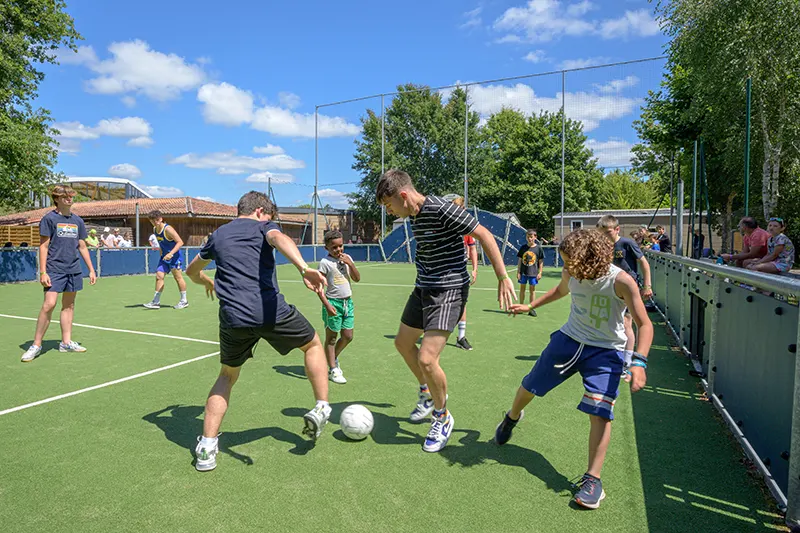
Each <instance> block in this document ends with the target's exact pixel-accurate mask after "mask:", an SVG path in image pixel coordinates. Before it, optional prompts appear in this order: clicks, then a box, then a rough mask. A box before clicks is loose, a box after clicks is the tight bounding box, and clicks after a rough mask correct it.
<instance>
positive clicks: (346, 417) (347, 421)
mask: <svg viewBox="0 0 800 533" xmlns="http://www.w3.org/2000/svg"><path fill="white" fill-rule="evenodd" d="M339 425H340V426H341V427H342V433H344V434H345V436H346V437H347V438H348V439H352V440H364V439H366V438H367V436H369V434H370V433H372V428H373V427H375V421H374V420H373V418H372V413H371V412H370V411H369V409H367V408H366V407H364V406H363V405H358V404H353V405H348V406H347V407H345V409H344V411H342V416H341V417H339Z"/></svg>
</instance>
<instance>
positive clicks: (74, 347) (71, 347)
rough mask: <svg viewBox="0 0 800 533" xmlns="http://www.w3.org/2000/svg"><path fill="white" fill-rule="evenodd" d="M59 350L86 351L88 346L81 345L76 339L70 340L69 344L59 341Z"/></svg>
mask: <svg viewBox="0 0 800 533" xmlns="http://www.w3.org/2000/svg"><path fill="white" fill-rule="evenodd" d="M58 351H59V352H78V353H80V352H85V351H86V348H84V347H83V346H81V345H80V344H78V343H77V342H75V341H69V344H64V343H63V342H59V343H58Z"/></svg>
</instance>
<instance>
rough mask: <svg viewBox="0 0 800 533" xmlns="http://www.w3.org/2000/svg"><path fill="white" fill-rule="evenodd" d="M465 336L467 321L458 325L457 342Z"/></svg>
mask: <svg viewBox="0 0 800 533" xmlns="http://www.w3.org/2000/svg"><path fill="white" fill-rule="evenodd" d="M466 335H467V321H466V320H464V321H461V322H459V323H458V340H461V339H463V338H464V337H465V336H466Z"/></svg>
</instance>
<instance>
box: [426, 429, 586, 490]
mask: <svg viewBox="0 0 800 533" xmlns="http://www.w3.org/2000/svg"><path fill="white" fill-rule="evenodd" d="M453 433H454V434H455V433H463V434H464V436H463V437H461V438H460V439H459V441H458V442H459V444H461V446H453V445H452V444H451V445H450V446H445V447H444V448H443V449H442V450H441V451H440V452H439V454H440V455H442V456H443V457H444V458H446V459H447V461H448V463H449V464H450V465H451V466H454V465H459V466H462V467H465V468H470V467H473V466H478V465H482V464H484V463H486V462H487V461H494V462H497V463H500V464H504V465H508V466H517V467H520V468H524V469H525V470H527V471H528V473H530V474H531V475H532V476H535V477H537V478H539V479H541V480H542V481H544V482H545V484H546V485H547V488H548V489H550V490H552V491H553V492H555V493H558V494H560V493H562V492H568V491H570V489H571V488H572V483H570V480H569V479H568V478H567V477H566V476H564V475H563V474H561V473H560V472H559V471H558V470H556V469H555V468H553V465H551V464H550V462H549V461H548V460H547V459H545V458H544V456H543V455H542V454H540V453H538V452H535V451H533V450H530V449H528V448H523V447H521V446H516V445H515V444H511V443H507V444H505V445H503V446H498V445H497V444H495V443H494V441H492V440H489V441H480V440H479V439H480V436H481V433H480V431H475V430H472V429H454V430H453ZM453 436H455V435H453Z"/></svg>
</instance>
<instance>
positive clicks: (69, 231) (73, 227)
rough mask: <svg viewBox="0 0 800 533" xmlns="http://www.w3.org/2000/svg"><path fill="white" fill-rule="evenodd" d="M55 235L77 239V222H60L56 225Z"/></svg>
mask: <svg viewBox="0 0 800 533" xmlns="http://www.w3.org/2000/svg"><path fill="white" fill-rule="evenodd" d="M56 236H57V237H64V238H66V239H77V238H78V225H77V224H67V223H66V222H60V223H59V224H58V225H57V226H56Z"/></svg>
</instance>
